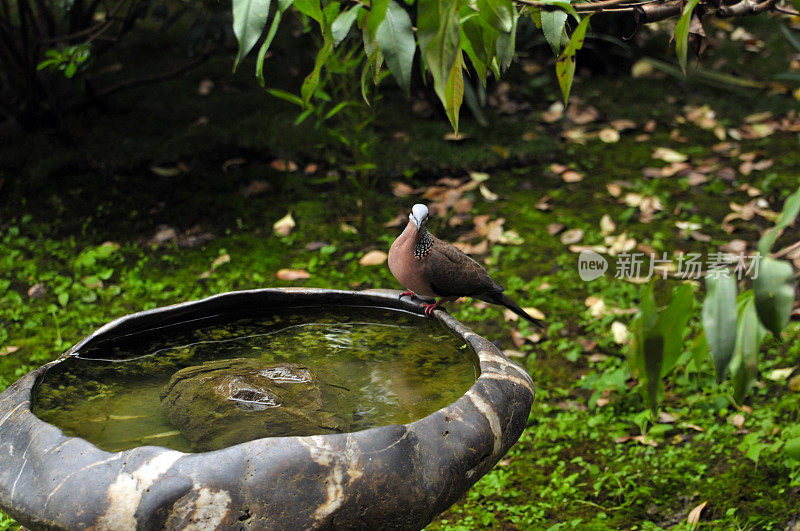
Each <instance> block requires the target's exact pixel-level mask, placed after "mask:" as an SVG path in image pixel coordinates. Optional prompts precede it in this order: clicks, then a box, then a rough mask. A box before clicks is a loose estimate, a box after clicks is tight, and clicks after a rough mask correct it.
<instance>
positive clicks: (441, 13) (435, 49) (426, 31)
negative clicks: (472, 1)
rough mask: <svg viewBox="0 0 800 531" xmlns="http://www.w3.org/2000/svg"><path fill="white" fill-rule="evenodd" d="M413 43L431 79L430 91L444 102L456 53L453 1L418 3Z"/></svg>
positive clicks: (456, 31) (439, 0) (457, 41)
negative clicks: (432, 87)
mask: <svg viewBox="0 0 800 531" xmlns="http://www.w3.org/2000/svg"><path fill="white" fill-rule="evenodd" d="M417 40H418V41H419V48H420V53H421V54H422V58H423V59H424V61H425V64H426V66H427V67H428V70H430V72H431V75H432V76H433V83H434V89H436V93H437V94H438V95H439V99H441V100H442V103H444V100H445V98H444V89H445V84H446V83H447V79H448V77H449V74H450V71H451V70H452V68H453V62H455V60H456V54H457V52H458V51H459V41H460V32H459V21H458V13H457V11H456V1H455V0H419V2H418V3H417Z"/></svg>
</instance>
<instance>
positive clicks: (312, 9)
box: [294, 0, 323, 26]
mask: <svg viewBox="0 0 800 531" xmlns="http://www.w3.org/2000/svg"><path fill="white" fill-rule="evenodd" d="M294 7H295V8H296V9H297V10H298V11H300V12H301V13H302V14H304V15H306V16H307V17H311V18H313V19H314V20H316V21H317V22H319V24H320V26H321V25H322V24H323V22H322V8H321V7H320V4H319V0H294Z"/></svg>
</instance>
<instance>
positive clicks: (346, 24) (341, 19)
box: [331, 4, 361, 46]
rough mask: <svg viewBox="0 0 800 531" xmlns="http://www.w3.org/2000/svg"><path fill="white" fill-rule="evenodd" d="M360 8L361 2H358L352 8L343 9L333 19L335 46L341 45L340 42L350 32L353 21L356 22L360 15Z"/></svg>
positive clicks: (332, 27) (332, 28)
mask: <svg viewBox="0 0 800 531" xmlns="http://www.w3.org/2000/svg"><path fill="white" fill-rule="evenodd" d="M359 9H361V4H356V5H354V6H353V7H351V8H350V9H347V10H345V11H342V12H341V13H340V14H339V16H338V17H336V20H334V21H333V25H332V26H331V30H332V32H333V45H334V46H339V43H340V42H342V41H343V40H344V39H345V37H347V34H348V33H350V28H352V27H353V22H355V21H356V17H358V11H359Z"/></svg>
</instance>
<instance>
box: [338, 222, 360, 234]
mask: <svg viewBox="0 0 800 531" xmlns="http://www.w3.org/2000/svg"><path fill="white" fill-rule="evenodd" d="M339 230H340V231H342V232H344V233H345V234H358V229H357V228H355V227H354V226H352V225H350V224H349V223H345V222H344V221H343V222H341V223H339Z"/></svg>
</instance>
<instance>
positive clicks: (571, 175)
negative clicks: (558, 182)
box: [561, 170, 583, 183]
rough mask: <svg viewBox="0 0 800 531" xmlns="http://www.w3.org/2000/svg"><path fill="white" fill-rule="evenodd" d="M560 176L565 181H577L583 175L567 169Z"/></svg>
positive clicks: (579, 180) (581, 178) (580, 179)
mask: <svg viewBox="0 0 800 531" xmlns="http://www.w3.org/2000/svg"><path fill="white" fill-rule="evenodd" d="M561 178H562V179H563V180H564V182H565V183H577V182H581V181H582V180H583V175H581V174H580V173H578V172H576V171H575V170H567V171H565V172H564V173H562V174H561Z"/></svg>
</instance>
